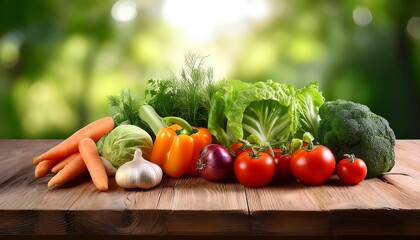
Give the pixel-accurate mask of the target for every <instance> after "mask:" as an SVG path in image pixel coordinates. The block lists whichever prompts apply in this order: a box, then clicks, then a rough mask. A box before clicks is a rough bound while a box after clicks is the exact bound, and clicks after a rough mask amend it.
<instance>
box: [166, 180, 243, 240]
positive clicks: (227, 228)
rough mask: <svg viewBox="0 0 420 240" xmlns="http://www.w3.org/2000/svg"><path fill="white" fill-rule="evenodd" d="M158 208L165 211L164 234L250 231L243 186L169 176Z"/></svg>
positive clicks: (238, 232)
mask: <svg viewBox="0 0 420 240" xmlns="http://www.w3.org/2000/svg"><path fill="white" fill-rule="evenodd" d="M158 209H159V210H166V211H168V215H167V220H166V223H165V234H170V235H180V234H182V235H197V234H199V235H221V234H225V233H230V234H235V233H236V234H241V233H242V234H243V233H247V232H248V231H249V226H248V206H247V202H246V197H245V193H244V187H243V186H241V185H239V184H237V183H223V184H220V183H213V182H208V181H207V180H205V179H203V178H200V177H194V178H180V179H170V180H169V181H168V183H167V185H166V186H165V187H164V190H163V191H162V196H161V199H160V201H159V205H158Z"/></svg>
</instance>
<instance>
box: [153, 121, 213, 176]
mask: <svg viewBox="0 0 420 240" xmlns="http://www.w3.org/2000/svg"><path fill="white" fill-rule="evenodd" d="M162 121H163V122H164V123H165V124H166V125H170V126H169V127H166V128H162V129H161V130H160V131H159V132H158V133H157V135H156V139H155V142H154V144H153V149H152V153H151V155H150V161H151V162H153V163H156V164H157V165H159V166H160V167H161V168H162V170H163V171H164V172H165V173H166V174H167V175H168V176H170V177H173V178H179V177H182V176H184V175H188V176H195V175H198V171H197V160H198V157H199V155H200V151H201V150H202V149H203V148H204V147H205V146H207V145H209V144H210V143H212V137H211V133H210V132H209V130H207V129H206V128H202V127H191V125H190V124H189V123H188V122H187V121H185V120H184V119H182V118H178V117H165V118H163V119H162Z"/></svg>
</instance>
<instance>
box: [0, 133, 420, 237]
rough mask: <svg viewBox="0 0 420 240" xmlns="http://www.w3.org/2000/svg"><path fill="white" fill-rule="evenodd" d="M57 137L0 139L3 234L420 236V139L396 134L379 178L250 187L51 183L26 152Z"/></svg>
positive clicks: (189, 182) (183, 182)
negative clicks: (392, 157) (389, 163)
mask: <svg viewBox="0 0 420 240" xmlns="http://www.w3.org/2000/svg"><path fill="white" fill-rule="evenodd" d="M59 141H60V140H0V234H30V235H33V234H35V235H39V234H59V235H61V234H63V235H64V234H65V235H71V234H99V235H103V234H122V235H146V236H198V235H206V236H214V235H230V236H239V237H241V236H255V237H258V236H286V237H287V236H289V237H290V236H318V237H330V238H336V237H340V236H341V237H342V236H359V235H384V236H395V235H406V236H420V140H398V141H397V144H396V147H395V153H396V165H395V167H394V168H393V170H392V171H391V174H387V175H385V176H383V177H382V178H381V179H379V178H374V179H368V180H365V181H363V182H362V183H360V184H359V185H356V186H343V185H342V184H340V182H339V181H338V180H337V179H336V178H334V177H332V178H331V179H330V180H328V181H327V182H326V183H324V184H322V185H320V186H305V185H302V184H300V183H298V182H291V183H287V184H271V185H269V186H266V187H263V188H258V189H252V188H246V187H244V186H242V185H241V184H238V183H236V182H234V181H231V182H227V183H211V182H207V181H206V180H204V179H202V178H199V177H195V178H183V179H169V178H164V180H163V181H162V183H161V184H160V185H159V186H158V187H156V188H154V189H152V190H147V191H145V190H124V189H122V188H120V187H118V186H117V185H116V183H115V180H114V178H110V190H109V191H108V192H99V191H97V190H96V188H95V187H94V185H93V183H92V182H91V180H90V179H89V177H88V175H86V176H85V177H81V178H80V179H78V180H77V181H74V182H73V183H71V184H69V185H67V186H66V187H63V188H59V189H48V188H47V182H48V180H49V179H50V178H51V176H52V175H47V176H45V177H43V178H41V179H37V180H36V179H35V178H34V166H33V165H32V163H31V160H32V157H34V156H35V155H38V154H40V153H41V152H43V151H45V150H47V149H48V148H50V147H52V146H54V145H55V144H57V143H58V142H59Z"/></svg>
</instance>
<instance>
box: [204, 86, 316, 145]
mask: <svg viewBox="0 0 420 240" xmlns="http://www.w3.org/2000/svg"><path fill="white" fill-rule="evenodd" d="M317 87H318V85H317V84H316V83H312V84H310V85H308V86H306V87H305V88H303V89H297V88H296V87H295V86H294V85H290V84H282V83H277V82H274V81H272V80H267V81H264V82H256V83H253V84H250V83H244V82H241V81H238V80H233V81H226V82H224V83H223V88H221V89H220V90H219V91H218V92H216V94H215V95H214V97H213V98H212V102H211V109H210V114H209V124H208V128H209V130H210V132H211V133H212V134H213V135H214V136H215V137H216V139H217V140H218V141H219V142H220V143H221V144H223V145H224V146H226V147H229V146H230V145H232V144H233V143H234V142H236V141H238V140H239V139H247V140H248V141H250V142H253V143H257V144H260V145H264V146H267V145H273V144H278V143H281V142H287V141H290V140H291V139H292V138H293V137H295V136H296V135H297V134H298V135H299V134H302V133H304V132H310V133H311V134H313V135H316V130H317V127H318V120H319V116H318V108H319V106H320V105H322V103H323V102H324V98H323V97H322V94H321V92H319V91H318V89H317Z"/></svg>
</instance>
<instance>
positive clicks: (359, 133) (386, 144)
mask: <svg viewBox="0 0 420 240" xmlns="http://www.w3.org/2000/svg"><path fill="white" fill-rule="evenodd" d="M319 115H320V117H321V122H320V125H319V128H318V137H319V138H318V141H319V142H320V143H321V144H323V145H325V146H327V147H328V148H330V149H331V151H332V152H333V153H334V156H335V158H336V161H337V162H338V161H339V160H341V159H342V158H344V154H354V155H355V156H356V157H358V158H361V159H363V160H364V161H365V163H366V165H367V169H368V173H367V178H372V177H377V176H379V175H380V174H382V173H384V172H388V171H390V170H391V169H392V168H393V167H394V164H395V159H394V158H395V153H394V145H395V134H394V131H393V130H392V129H391V127H390V126H389V123H388V121H387V120H386V119H385V118H383V117H381V116H379V115H377V114H375V113H373V112H371V111H370V109H369V108H368V107H367V106H366V105H363V104H359V103H354V102H352V101H347V100H341V99H339V100H334V101H328V102H326V103H324V105H323V106H321V108H320V110H319Z"/></svg>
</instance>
